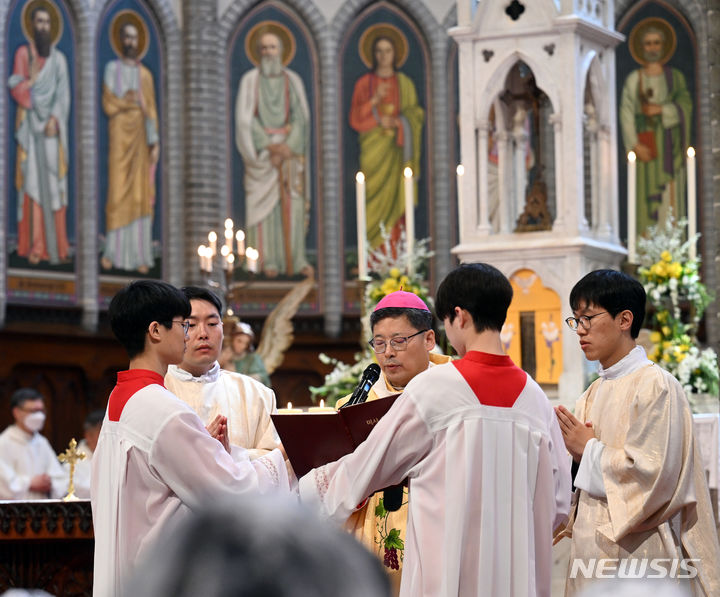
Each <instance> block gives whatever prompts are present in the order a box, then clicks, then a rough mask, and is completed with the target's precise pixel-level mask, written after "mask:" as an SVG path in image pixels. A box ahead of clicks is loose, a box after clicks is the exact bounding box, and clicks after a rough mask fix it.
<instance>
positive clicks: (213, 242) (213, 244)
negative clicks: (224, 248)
mask: <svg viewBox="0 0 720 597" xmlns="http://www.w3.org/2000/svg"><path fill="white" fill-rule="evenodd" d="M208 241H209V242H210V250H211V251H212V254H213V255H215V254H216V253H217V232H215V231H214V230H211V231H210V232H208Z"/></svg>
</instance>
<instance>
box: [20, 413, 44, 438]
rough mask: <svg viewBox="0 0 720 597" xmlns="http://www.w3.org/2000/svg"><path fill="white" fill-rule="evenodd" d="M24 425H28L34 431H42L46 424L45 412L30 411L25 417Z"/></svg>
mask: <svg viewBox="0 0 720 597" xmlns="http://www.w3.org/2000/svg"><path fill="white" fill-rule="evenodd" d="M23 425H25V427H27V428H28V429H29V430H30V431H32V432H33V433H34V432H35V431H40V430H41V429H42V428H43V425H45V413H44V412H34V413H30V414H29V415H28V416H27V417H25V420H24V421H23Z"/></svg>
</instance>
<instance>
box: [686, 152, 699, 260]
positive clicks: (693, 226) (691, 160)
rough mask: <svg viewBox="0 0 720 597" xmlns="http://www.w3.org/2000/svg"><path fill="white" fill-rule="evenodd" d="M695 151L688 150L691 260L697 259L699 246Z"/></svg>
mask: <svg viewBox="0 0 720 597" xmlns="http://www.w3.org/2000/svg"><path fill="white" fill-rule="evenodd" d="M695 176H696V173H695V149H694V148H692V147H688V150H687V218H688V240H689V241H690V248H689V254H690V259H695V257H697V246H696V243H695V240H694V239H693V237H694V236H695V234H696V233H697V181H696V179H695Z"/></svg>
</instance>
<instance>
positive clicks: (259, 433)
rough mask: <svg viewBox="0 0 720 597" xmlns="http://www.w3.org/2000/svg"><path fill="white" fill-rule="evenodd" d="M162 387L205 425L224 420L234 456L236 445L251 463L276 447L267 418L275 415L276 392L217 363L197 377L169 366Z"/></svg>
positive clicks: (275, 436)
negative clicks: (272, 414) (222, 367)
mask: <svg viewBox="0 0 720 597" xmlns="http://www.w3.org/2000/svg"><path fill="white" fill-rule="evenodd" d="M165 387H166V388H167V389H168V390H170V391H171V392H172V393H173V394H175V395H176V396H177V397H178V398H180V400H182V401H183V402H185V403H186V404H187V405H188V406H190V408H192V409H193V410H194V411H195V412H196V413H197V415H198V417H200V419H201V420H202V421H203V423H205V425H208V424H209V423H210V422H211V421H212V420H213V419H215V417H216V416H217V415H219V414H220V415H224V416H226V417H227V421H228V435H229V438H230V444H231V447H232V449H233V456H235V453H236V451H237V449H236V447H237V446H240V447H241V448H245V449H246V450H247V451H248V452H249V454H250V459H251V460H254V459H255V458H257V457H259V456H263V455H265V454H267V453H268V452H270V451H271V450H274V449H275V448H277V447H278V445H279V443H280V438H279V437H278V435H277V432H276V431H275V426H274V425H273V423H272V419H271V418H270V414H271V413H273V412H277V407H276V405H275V393H274V392H273V391H272V390H271V389H270V388H268V387H267V386H265V385H263V384H262V383H260V382H259V381H256V380H254V379H253V378H252V377H248V376H247V375H242V374H240V373H235V372H233V371H226V370H224V369H221V368H220V365H218V364H217V363H215V364H214V365H213V366H212V368H211V369H210V370H209V371H208V372H207V373H206V374H205V375H201V376H200V377H195V376H193V375H192V374H191V373H188V372H187V371H185V370H184V369H181V368H180V367H177V366H176V365H170V366H169V367H168V372H167V375H165ZM240 452H243V451H242V450H241V451H240ZM241 458H245V456H244V454H242V455H241Z"/></svg>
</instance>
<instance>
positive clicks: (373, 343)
mask: <svg viewBox="0 0 720 597" xmlns="http://www.w3.org/2000/svg"><path fill="white" fill-rule="evenodd" d="M429 331H430V328H428V329H425V330H420V331H419V332H415V333H414V334H411V335H409V336H395V337H393V338H390V341H389V343H390V347H391V348H392V349H393V350H397V351H403V350H407V347H408V341H409V340H410V339H411V338H414V337H415V336H419V335H420V334H424V333H425V332H429ZM368 344H369V345H370V348H372V349H373V350H374V351H375V352H376V353H377V354H382V353H384V352H385V350H386V349H387V345H388V342H386V341H385V340H383V339H382V338H372V339H371V340H369V341H368Z"/></svg>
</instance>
